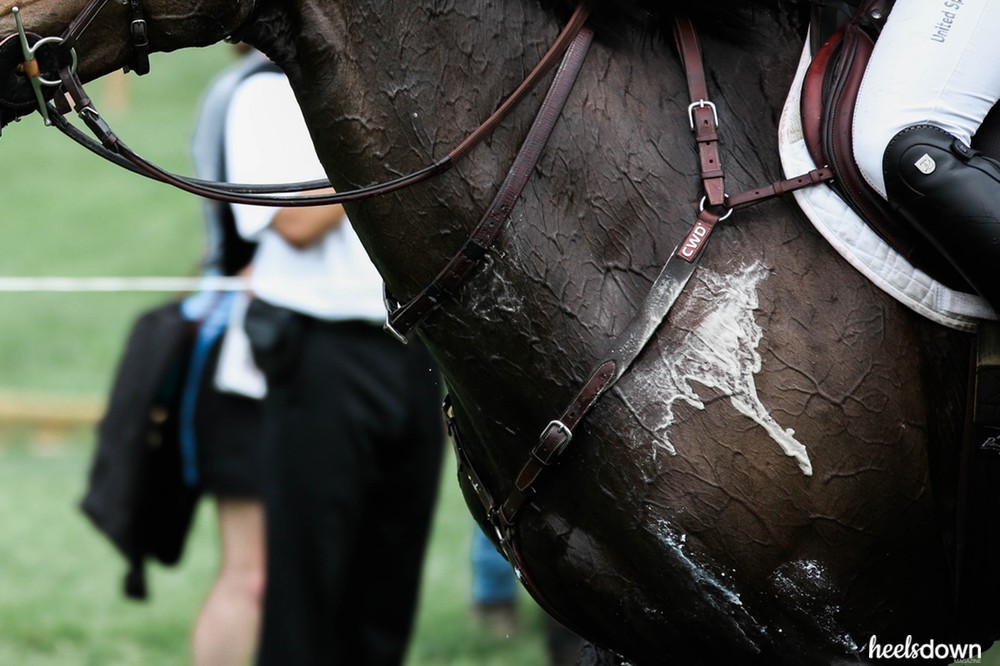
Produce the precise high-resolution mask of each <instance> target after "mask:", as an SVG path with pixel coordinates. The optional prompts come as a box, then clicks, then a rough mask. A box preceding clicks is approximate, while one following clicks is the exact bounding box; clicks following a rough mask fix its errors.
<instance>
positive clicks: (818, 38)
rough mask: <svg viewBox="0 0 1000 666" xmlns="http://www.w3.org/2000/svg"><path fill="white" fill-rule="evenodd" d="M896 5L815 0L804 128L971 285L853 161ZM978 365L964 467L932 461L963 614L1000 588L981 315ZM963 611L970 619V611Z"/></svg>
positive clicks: (928, 258)
mask: <svg viewBox="0 0 1000 666" xmlns="http://www.w3.org/2000/svg"><path fill="white" fill-rule="evenodd" d="M892 6H893V0H833V1H831V2H817V4H816V5H814V8H813V13H812V17H811V21H810V50H811V52H812V60H811V62H810V64H809V67H808V69H807V70H806V72H805V76H804V78H803V80H802V89H801V97H800V108H799V112H800V115H801V123H802V136H803V139H804V141H805V145H806V148H807V150H808V152H809V155H810V156H811V157H812V160H813V161H814V162H815V163H816V164H818V165H825V166H828V167H829V168H830V169H831V170H832V171H833V173H834V180H833V182H832V183H831V187H833V188H834V190H835V191H836V192H837V194H838V195H839V196H840V198H841V199H843V201H844V202H845V203H846V204H847V205H848V206H849V207H850V208H851V209H852V210H853V211H854V212H855V213H857V215H858V216H859V217H860V218H861V219H862V220H864V221H865V222H866V223H867V224H868V225H869V227H871V229H873V230H874V232H875V233H876V234H877V235H878V236H879V237H880V238H881V239H882V240H883V241H884V242H885V243H886V244H888V245H889V246H890V247H891V248H892V249H893V250H895V251H896V252H897V253H898V254H900V255H901V256H903V257H905V258H906V259H907V260H908V261H909V262H910V263H911V264H912V265H913V266H914V267H915V268H917V269H918V270H921V271H923V272H924V273H926V274H928V275H929V276H931V277H932V278H933V279H935V280H937V281H939V282H941V283H942V284H944V285H945V286H947V287H949V288H952V289H956V290H959V291H965V292H971V291H972V290H971V288H970V287H969V286H968V284H967V283H966V282H965V281H964V280H963V279H962V278H961V277H960V276H959V274H958V272H957V271H956V270H955V269H954V268H953V267H952V266H951V265H950V264H949V262H947V261H946V260H945V259H944V258H943V257H942V256H941V255H940V254H939V253H938V252H937V251H936V250H935V249H934V248H933V247H932V246H931V244H930V243H928V242H927V241H925V240H924V239H923V237H922V236H921V235H920V234H918V233H917V232H916V231H915V230H913V229H911V228H910V227H909V225H907V224H906V222H905V221H904V220H902V219H901V218H899V217H898V216H897V215H895V213H894V212H893V211H892V210H891V208H890V207H889V206H888V205H887V203H886V202H885V200H884V199H883V198H882V197H881V196H880V195H879V194H878V193H877V192H876V191H875V190H873V189H872V188H871V187H870V186H869V185H868V183H867V181H866V180H865V179H864V177H863V176H862V175H861V172H860V170H859V169H858V167H857V165H856V164H855V161H854V155H853V150H852V143H853V137H852V127H853V119H854V105H855V102H856V101H857V96H858V89H859V87H860V85H861V79H862V77H863V75H864V72H865V68H866V67H867V65H868V60H869V59H870V57H871V54H872V51H873V49H874V46H875V42H876V41H877V39H878V36H879V34H880V32H881V30H882V27H883V26H884V25H885V21H886V19H887V17H888V16H889V13H890V11H891V10H892ZM998 106H1000V105H998ZM973 146H974V147H975V148H976V149H978V150H980V151H982V152H983V153H985V154H987V155H990V156H991V157H994V158H995V157H997V156H1000V111H998V110H997V109H996V107H994V109H993V110H992V111H991V112H990V114H989V115H988V116H987V118H986V121H985V122H984V123H983V125H982V126H981V127H980V129H979V130H978V131H977V133H976V135H975V138H974V141H973ZM970 364H971V366H972V369H973V372H972V380H971V381H970V400H969V405H970V407H969V410H968V411H969V415H968V418H967V425H966V437H965V440H966V441H965V442H964V444H963V445H962V451H961V453H960V454H958V456H957V457H958V463H957V465H955V464H954V463H944V462H943V461H942V460H941V457H939V458H938V461H939V464H942V465H944V466H945V469H936V470H934V469H932V477H937V478H938V479H939V481H938V483H936V484H935V485H936V486H938V488H939V491H940V490H941V485H942V484H943V486H945V490H944V492H943V493H942V495H945V496H948V495H951V496H952V498H953V499H951V500H948V499H944V500H941V499H939V501H941V502H944V505H945V506H944V507H943V509H944V511H943V513H944V515H949V516H951V520H953V521H954V522H953V523H952V522H951V521H950V520H946V522H945V524H944V526H943V534H944V539H945V542H946V543H948V544H949V545H950V548H951V549H953V550H952V552H953V554H954V566H955V572H956V573H955V577H956V584H957V585H956V587H957V590H958V592H957V594H956V597H957V598H956V607H957V609H960V610H957V612H956V617H962V614H963V612H964V613H968V612H969V610H968V609H969V608H974V607H975V605H976V604H977V603H983V600H982V599H981V598H980V597H979V594H980V592H977V591H976V590H982V589H995V586H996V585H997V584H1000V579H998V576H997V573H996V571H995V570H996V565H995V558H996V556H997V554H998V553H1000V540H998V538H997V536H996V534H997V532H998V530H997V528H998V527H1000V525H998V521H997V519H996V515H997V511H998V509H1000V506H998V500H997V499H995V496H996V493H995V492H994V491H992V490H991V488H992V487H993V485H994V484H995V480H996V478H997V476H996V475H997V474H1000V456H998V455H997V454H998V453H1000V323H997V322H985V321H984V322H980V324H979V326H978V331H977V336H976V350H975V352H974V353H973V354H972V359H971V361H970ZM946 448H947V447H946ZM947 457H948V455H947V454H945V456H944V458H947ZM933 460H934V458H933V457H932V462H933ZM941 479H946V480H944V481H941ZM984 583H985V584H984ZM964 617H965V618H966V619H968V615H965V616H964Z"/></svg>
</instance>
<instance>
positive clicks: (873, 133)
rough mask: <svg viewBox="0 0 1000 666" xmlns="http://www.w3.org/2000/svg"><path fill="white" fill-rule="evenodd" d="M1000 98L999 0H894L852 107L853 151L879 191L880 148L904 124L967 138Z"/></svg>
mask: <svg viewBox="0 0 1000 666" xmlns="http://www.w3.org/2000/svg"><path fill="white" fill-rule="evenodd" d="M997 99H1000V0H897V2H896V6H895V8H894V9H893V10H892V13H891V14H890V15H889V19H888V21H887V22H886V25H885V29H884V30H883V31H882V35H881V36H880V37H879V40H878V42H877V43H876V44H875V51H874V52H873V53H872V58H871V61H870V62H869V63H868V69H867V70H866V72H865V76H864V80H863V81H862V84H861V90H860V92H859V93H858V102H857V106H856V107H855V114H854V157H855V159H856V160H857V162H858V166H859V167H860V168H861V172H862V173H863V174H864V176H865V178H866V179H867V180H868V182H869V183H870V184H871V185H872V187H874V188H875V189H876V190H877V191H878V192H879V193H881V194H882V196H883V197H884V196H885V182H884V179H883V178H882V153H883V152H884V151H885V147H886V145H888V143H889V140H890V139H892V137H893V136H895V135H896V133H897V132H899V131H900V130H901V129H903V128H905V127H909V126H910V125H918V124H930V125H935V126H937V127H940V128H941V129H943V130H945V131H946V132H948V133H949V134H951V135H953V136H955V137H956V138H958V139H960V140H962V141H963V142H965V143H966V144H968V143H969V142H970V141H971V139H972V135H973V134H975V133H976V130H977V129H978V128H979V125H980V124H981V123H982V122H983V119H984V118H985V117H986V114H987V113H988V112H989V110H990V108H991V107H992V106H993V104H994V102H996V101H997Z"/></svg>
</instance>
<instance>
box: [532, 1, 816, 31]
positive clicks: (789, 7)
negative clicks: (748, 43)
mask: <svg viewBox="0 0 1000 666" xmlns="http://www.w3.org/2000/svg"><path fill="white" fill-rule="evenodd" d="M540 2H541V4H542V6H544V7H546V8H548V9H550V10H552V11H554V12H556V14H557V15H559V16H560V17H561V18H563V19H565V18H566V17H568V16H569V15H570V13H571V12H572V11H573V10H574V9H575V8H576V6H577V5H578V4H579V2H580V0H540ZM583 2H584V4H586V5H587V6H589V7H590V9H591V15H590V19H589V25H590V26H591V27H592V28H594V31H595V33H596V35H597V36H598V38H601V39H607V40H611V41H619V40H621V39H625V38H630V37H631V38H634V37H635V36H639V37H649V36H653V37H666V36H669V35H670V34H671V31H672V24H673V20H674V18H675V17H677V16H686V17H687V18H689V19H691V21H692V22H694V23H695V25H697V26H698V28H699V29H700V30H703V31H705V32H707V33H710V34H715V35H718V36H720V37H723V38H727V39H730V40H733V41H742V40H743V39H744V38H745V37H746V32H747V30H748V29H750V28H751V27H752V24H753V19H754V16H755V15H756V14H759V13H774V12H778V11H779V10H784V11H785V12H786V13H787V12H789V11H793V10H796V9H798V10H804V8H805V7H806V6H807V5H808V4H809V3H808V2H804V1H797V0H693V1H691V2H685V3H680V2H676V3H675V2H673V1H667V0H583Z"/></svg>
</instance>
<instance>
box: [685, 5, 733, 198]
mask: <svg viewBox="0 0 1000 666" xmlns="http://www.w3.org/2000/svg"><path fill="white" fill-rule="evenodd" d="M674 39H675V41H676V43H677V51H678V53H679V54H680V57H681V64H682V65H683V66H684V73H685V75H686V76H687V83H688V98H689V99H690V100H691V105H690V106H688V119H689V120H690V122H691V129H692V130H693V131H694V136H695V141H696V142H697V145H698V156H699V159H700V166H701V182H702V186H703V187H704V190H705V197H706V198H707V200H708V204H709V205H710V206H721V205H723V203H724V202H725V196H726V183H725V176H724V174H723V172H722V163H721V161H720V159H719V133H718V129H719V116H718V112H717V111H716V108H715V104H713V103H712V102H711V101H709V97H708V84H707V83H706V81H705V66H704V61H703V60H702V55H701V44H700V43H699V41H698V33H697V32H696V31H695V29H694V25H693V24H692V23H691V21H690V20H689V19H687V18H683V17H678V18H677V19H676V20H675V22H674Z"/></svg>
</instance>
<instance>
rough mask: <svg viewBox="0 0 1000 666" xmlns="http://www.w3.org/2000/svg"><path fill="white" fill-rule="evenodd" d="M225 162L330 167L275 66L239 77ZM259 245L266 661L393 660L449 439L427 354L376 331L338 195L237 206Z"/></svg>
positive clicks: (267, 177) (257, 345)
mask: <svg viewBox="0 0 1000 666" xmlns="http://www.w3.org/2000/svg"><path fill="white" fill-rule="evenodd" d="M225 166H226V175H227V177H228V179H229V180H231V181H234V182H242V183H263V182H289V181H308V180H314V179H318V178H323V177H324V170H323V168H322V166H321V165H320V163H319V160H318V158H317V157H316V154H315V151H314V149H313V146H312V142H311V140H310V137H309V133H308V131H307V129H306V127H305V123H304V121H303V118H302V115H301V111H300V110H299V108H298V105H297V103H296V101H295V98H294V95H293V94H292V91H291V88H290V86H289V84H288V81H287V79H286V78H285V76H284V75H283V74H281V73H280V72H278V71H266V72H259V73H257V74H255V75H253V76H250V77H248V78H246V79H244V80H243V81H242V82H241V84H240V85H239V87H238V88H237V89H236V91H235V92H234V94H233V98H232V101H231V103H230V107H229V113H228V116H227V123H226V162H225ZM234 212H235V215H236V223H237V228H238V229H239V231H240V233H241V234H242V235H243V236H244V238H246V239H247V240H250V241H252V242H256V243H258V247H257V253H256V255H255V258H254V271H253V275H252V277H251V288H252V291H253V295H254V297H253V300H252V301H251V303H250V306H249V308H248V311H247V317H246V331H247V334H248V336H249V338H250V342H251V347H252V349H253V353H254V358H255V360H256V361H257V365H258V366H259V367H260V368H261V369H262V370H263V372H264V374H265V376H266V379H267V396H266V397H265V398H264V417H263V418H264V421H263V427H262V435H263V439H264V461H265V464H264V469H265V476H264V485H263V489H264V495H263V497H264V505H265V513H266V522H267V585H266V591H265V595H264V616H263V626H262V630H261V643H260V650H259V656H258V660H259V662H258V663H259V664H261V665H262V666H274V665H278V664H280V665H282V666H299V665H311V664H323V665H324V666H336V665H338V664H350V665H352V666H355V665H361V664H363V665H364V666H398V665H399V664H401V663H402V662H403V659H404V657H405V653H406V649H407V645H408V642H409V638H410V633H411V629H412V624H413V616H414V612H415V608H416V602H417V595H418V591H419V583H420V576H421V570H422V566H423V557H424V552H425V547H426V543H427V538H428V532H429V528H430V522H431V517H432V512H433V509H434V506H435V503H436V499H437V489H438V481H439V476H440V468H441V463H442V457H443V451H444V431H443V420H442V418H441V414H440V408H439V405H440V401H441V396H442V390H441V387H440V385H439V380H438V373H437V370H436V369H435V367H434V364H433V361H432V359H431V357H430V355H429V354H428V353H427V351H426V350H425V349H424V348H423V347H422V346H421V345H420V344H419V343H416V342H412V343H410V344H409V345H405V346H404V345H401V344H399V342H397V341H395V340H393V339H392V338H391V337H389V336H388V335H386V334H385V333H384V332H383V331H382V330H381V324H382V322H383V321H384V318H385V311H384V306H383V303H382V281H381V278H380V277H379V275H378V273H377V272H376V270H375V267H374V266H373V265H372V263H371V261H370V260H369V259H368V256H367V254H366V252H365V250H364V248H363V247H362V246H361V243H360V241H359V240H358V238H357V236H356V235H355V233H354V231H353V229H352V228H351V224H350V221H349V220H348V218H347V216H346V215H345V212H344V209H343V207H342V206H339V205H328V206H317V207H305V208H295V207H293V208H288V207H284V208H268V207H260V206H234Z"/></svg>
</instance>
